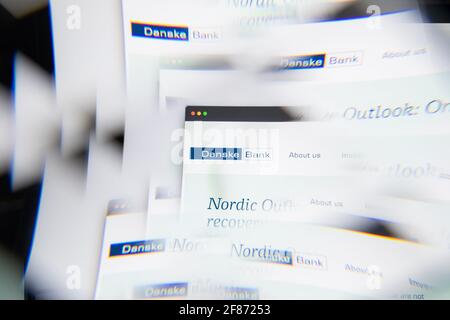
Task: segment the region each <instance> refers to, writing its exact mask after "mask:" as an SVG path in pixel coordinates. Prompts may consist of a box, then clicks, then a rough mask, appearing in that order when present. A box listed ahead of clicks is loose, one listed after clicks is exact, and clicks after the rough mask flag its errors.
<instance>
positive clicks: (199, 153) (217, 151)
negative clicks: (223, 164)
mask: <svg viewBox="0 0 450 320" xmlns="http://www.w3.org/2000/svg"><path fill="white" fill-rule="evenodd" d="M190 158H191V160H242V148H204V147H202V148H195V147H191V154H190Z"/></svg>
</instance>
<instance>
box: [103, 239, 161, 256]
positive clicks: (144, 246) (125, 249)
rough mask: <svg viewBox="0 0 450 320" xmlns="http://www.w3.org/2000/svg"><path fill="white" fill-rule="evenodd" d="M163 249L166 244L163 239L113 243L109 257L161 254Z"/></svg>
mask: <svg viewBox="0 0 450 320" xmlns="http://www.w3.org/2000/svg"><path fill="white" fill-rule="evenodd" d="M165 248H166V242H165V240H164V239H157V240H143V241H133V242H123V243H113V244H111V247H110V249H109V256H110V257H114V256H128V255H133V254H142V253H152V252H162V251H164V250H165Z"/></svg>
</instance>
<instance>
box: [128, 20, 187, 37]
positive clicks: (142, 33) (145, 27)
mask: <svg viewBox="0 0 450 320" xmlns="http://www.w3.org/2000/svg"><path fill="white" fill-rule="evenodd" d="M131 34H132V36H133V37H143V38H151V39H160V40H174V41H189V28H188V27H184V26H169V25H157V24H145V23H135V22H132V23H131Z"/></svg>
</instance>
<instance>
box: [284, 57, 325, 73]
mask: <svg viewBox="0 0 450 320" xmlns="http://www.w3.org/2000/svg"><path fill="white" fill-rule="evenodd" d="M324 65H325V54H324V53H323V54H310V55H301V56H291V57H285V58H283V61H282V64H281V69H284V70H298V69H317V68H323V67H324Z"/></svg>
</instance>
